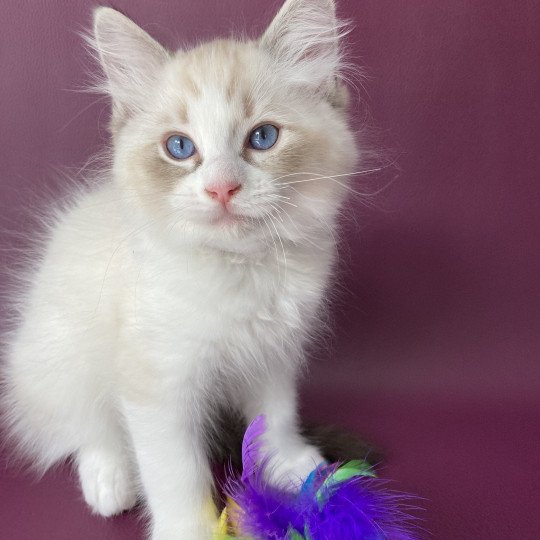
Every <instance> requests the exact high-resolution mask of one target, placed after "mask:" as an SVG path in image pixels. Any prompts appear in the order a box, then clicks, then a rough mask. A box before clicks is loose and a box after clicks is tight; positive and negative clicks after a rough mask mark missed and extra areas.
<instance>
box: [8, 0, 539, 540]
mask: <svg viewBox="0 0 540 540" xmlns="http://www.w3.org/2000/svg"><path fill="white" fill-rule="evenodd" d="M279 4H280V2H279V1H276V0H272V1H265V0H220V1H216V0H213V1H211V0H198V1H188V0H160V1H158V0H116V1H114V2H113V7H117V8H119V9H121V10H123V11H125V12H126V13H127V14H128V15H130V16H131V17H132V18H133V19H134V20H135V21H137V22H138V23H140V24H142V25H143V26H144V27H145V28H146V29H147V30H148V31H149V32H150V33H151V34H152V35H154V36H155V37H156V38H158V39H161V40H162V41H163V42H164V43H165V44H167V45H169V46H171V47H174V46H178V45H180V44H182V43H194V42H195V41H196V40H201V39H204V38H209V37H211V36H214V35H216V34H217V35H222V36H223V35H228V34H229V32H230V31H231V30H233V29H248V31H249V33H250V34H255V33H256V32H255V29H257V30H261V29H262V28H263V27H264V25H265V24H266V23H267V22H269V20H270V19H271V16H272V14H273V13H274V11H275V10H277V8H278V5H279ZM93 5H94V2H87V1H85V0H46V1H45V0H41V1H39V2H37V1H35V2H14V1H9V0H2V1H1V2H0V78H1V83H0V157H1V159H0V170H1V174H0V190H1V191H0V204H1V216H0V231H2V232H1V236H0V242H1V246H0V257H1V261H2V263H1V264H2V267H3V268H6V267H7V268H9V266H10V264H11V261H12V260H13V257H14V255H13V252H12V251H11V247H17V244H18V243H19V241H18V240H17V237H16V236H15V235H13V234H12V233H10V232H9V231H25V230H28V228H29V222H28V220H26V219H24V217H23V216H24V211H26V209H27V208H28V207H29V206H32V205H35V204H39V201H40V200H41V196H40V195H39V194H40V193H43V192H44V191H46V190H47V189H48V190H49V191H51V190H52V191H53V192H56V191H57V189H58V186H60V185H61V184H62V181H61V180H60V181H59V180H58V179H57V177H58V175H57V168H59V167H64V166H68V167H79V166H81V165H82V164H83V163H84V162H85V161H86V160H87V159H88V158H89V157H90V156H91V155H92V154H93V153H95V152H96V151H98V150H99V149H100V148H102V147H103V145H104V144H105V143H106V140H107V137H106V132H105V120H106V117H107V113H108V109H107V106H106V103H105V102H104V101H100V102H98V101H96V97H95V96H90V95H87V94H85V93H79V92H77V91H75V90H77V88H79V87H80V86H81V85H83V84H84V82H85V81H87V77H86V76H85V69H87V68H88V66H89V62H88V60H87V57H86V55H85V53H84V52H83V49H82V44H81V40H80V38H79V37H78V35H77V31H78V30H80V29H82V28H83V27H86V26H88V24H89V21H90V13H91V8H92V7H93ZM339 11H340V13H341V14H342V15H343V16H344V17H347V18H350V19H352V20H353V21H354V23H355V29H354V31H353V33H352V34H351V37H350V43H351V45H352V49H353V53H354V55H356V57H358V58H359V59H360V61H361V62H362V63H363V64H364V65H365V66H366V67H367V71H368V74H369V75H370V80H369V81H368V82H367V90H368V94H369V96H367V95H366V94H363V96H364V98H365V99H366V100H367V102H368V103H369V108H370V110H371V113H372V117H373V121H372V123H373V124H374V125H376V126H377V127H378V129H379V137H378V140H379V144H380V145H381V146H384V147H386V148H391V149H392V151H393V153H394V155H395V154H397V155H398V156H399V157H398V162H399V167H400V170H401V172H400V174H399V177H398V178H397V179H395V181H394V182H393V183H392V184H391V185H390V186H389V187H388V188H387V189H386V190H385V191H384V192H383V193H382V194H381V195H380V196H379V197H378V198H377V200H376V204H375V206H373V207H364V206H362V205H361V204H359V203H355V204H353V208H352V209H351V210H352V212H353V214H354V216H355V219H356V221H357V223H358V226H357V227H355V226H349V227H348V232H347V247H346V248H345V249H344V250H343V264H342V265H341V269H340V275H341V283H342V284H343V287H341V288H340V290H341V292H339V293H338V295H337V296H338V299H337V301H336V304H335V308H334V319H335V325H336V332H335V338H334V339H333V342H332V344H331V347H330V348H324V349H322V350H320V351H318V352H317V354H316V355H315V356H316V359H315V361H314V363H313V369H312V371H311V376H310V377H309V379H308V380H307V381H306V383H305V386H304V392H303V408H304V414H305V415H306V416H308V417H310V418H313V419H317V420H321V421H325V422H334V423H339V424H342V425H344V426H347V427H349V428H352V429H353V430H355V431H356V432H358V433H361V434H362V435H364V436H366V437H367V438H369V439H370V440H372V441H374V442H375V443H377V444H378V445H379V446H380V447H381V448H382V449H383V450H384V451H385V453H386V456H387V463H386V465H385V468H384V470H383V475H384V476H385V477H386V478H390V479H392V480H393V482H392V484H391V485H392V486H393V487H395V488H396V489H401V490H407V491H410V492H413V493H416V494H418V495H419V496H421V497H423V498H424V501H422V502H421V506H423V507H424V508H425V511H424V512H422V513H421V514H420V515H421V517H422V519H423V520H424V522H423V527H424V528H425V529H426V530H427V531H429V533H430V534H427V533H426V534H425V536H426V537H428V536H430V535H431V536H432V537H433V538H437V539H454V538H456V539H457V538H460V539H461V538H471V539H472V538H474V539H486V540H487V539H490V540H493V539H514V538H516V539H517V538H519V539H520V540H523V539H537V538H540V512H539V510H538V508H539V498H540V486H539V474H540V473H539V470H540V469H539V467H540V462H539V461H540V460H539V459H538V457H539V455H538V454H539V448H540V444H539V443H540V432H539V422H540V412H539V404H540V403H539V390H540V367H539V363H538V356H539V352H540V351H539V349H540V347H539V344H540V328H539V322H540V294H539V288H538V280H539V275H540V245H539V234H538V233H539V232H540V231H539V229H540V218H539V213H538V207H539V204H540V196H539V195H540V194H539V187H538V180H539V179H538V170H539V168H538V154H539V140H540V137H539V133H538V119H539V95H540V85H539V73H538V59H539V52H540V51H539V48H538V28H539V22H540V21H539V15H540V4H539V3H538V2H533V1H529V0H521V1H520V2H511V1H504V0H476V1H475V2H471V1H470V0H447V1H446V2H433V1H421V0H408V1H405V0H349V1H346V0H342V1H341V2H340V6H339ZM254 25H255V26H254ZM328 135H329V136H331V135H332V134H331V133H330V134H328ZM396 172H397V171H396V170H395V169H390V170H389V171H388V172H387V173H385V175H383V177H382V178H381V177H379V178H377V179H374V180H372V185H371V187H375V188H376V187H377V186H382V185H385V184H386V183H388V182H389V181H390V180H392V179H393V178H394V176H396ZM51 186H52V187H51ZM45 188H47V189H45ZM327 349H329V350H327ZM179 459H181V458H180V457H179ZM142 530H143V526H142V524H141V523H140V522H139V520H138V518H137V517H136V515H134V514H128V515H124V516H121V517H118V518H115V519H111V520H103V519H101V518H97V517H93V516H91V515H90V514H89V512H88V510H87V508H86V507H85V506H84V504H83V503H82V502H81V496H80V494H79V492H78V489H77V486H76V482H75V479H74V476H73V475H72V474H71V473H70V472H69V469H68V468H66V467H61V468H59V469H58V470H56V471H55V472H53V473H49V474H47V475H46V476H45V478H44V479H43V480H42V481H41V482H36V481H35V480H34V479H33V478H32V476H31V475H24V474H18V473H17V471H16V470H15V469H13V468H12V469H8V470H4V468H3V467H2V470H1V472H0V537H2V538H9V539H11V540H23V539H24V540H41V539H49V538H50V539H55V540H64V539H65V540H67V539H69V540H72V539H77V540H90V539H128V538H129V539H134V538H140V537H141V535H142Z"/></svg>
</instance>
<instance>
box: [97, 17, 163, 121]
mask: <svg viewBox="0 0 540 540" xmlns="http://www.w3.org/2000/svg"><path fill="white" fill-rule="evenodd" d="M89 42H90V45H91V47H92V48H93V49H94V51H95V52H96V54H97V56H98V58H99V61H100V64H101V66H102V67H103V71H104V73H105V75H106V77H107V79H106V81H105V84H104V85H102V86H104V87H105V91H106V92H107V93H108V94H110V95H111V97H112V100H113V107H114V113H115V114H116V115H118V114H126V113H128V112H129V111H133V110H137V109H140V108H142V106H143V105H144V101H145V99H147V98H148V96H149V94H150V92H151V91H152V87H153V85H154V83H155V82H156V80H157V78H158V76H159V74H160V72H161V69H162V67H163V65H164V63H165V62H166V60H167V59H168V58H169V53H168V52H167V51H166V50H165V49H164V48H163V47H162V46H161V45H160V44H159V43H158V42H157V41H156V40H154V39H153V38H152V37H150V36H149V35H148V34H147V33H146V32H145V31H144V30H143V29H142V28H140V27H139V26H137V25H136V24H135V23H134V22H133V21H132V20H131V19H129V18H128V17H126V16H125V15H122V14H121V13H120V12H119V11H116V10H114V9H112V8H109V7H99V8H97V9H96V10H95V11H94V31H93V37H92V38H90V39H89Z"/></svg>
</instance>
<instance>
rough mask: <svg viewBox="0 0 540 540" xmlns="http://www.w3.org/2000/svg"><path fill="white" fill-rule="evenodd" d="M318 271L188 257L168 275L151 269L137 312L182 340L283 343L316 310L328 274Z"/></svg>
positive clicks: (143, 279)
mask: <svg viewBox="0 0 540 540" xmlns="http://www.w3.org/2000/svg"><path fill="white" fill-rule="evenodd" d="M306 266H307V267H306ZM316 266H317V265H315V267H313V268H310V267H309V265H306V261H305V260H304V261H298V260H295V259H294V257H290V258H289V260H288V262H287V265H284V264H280V263H279V262H278V261H277V260H276V259H274V258H272V257H267V258H262V259H260V260H255V261H253V260H249V261H246V260H241V259H234V258H226V257H222V258H218V257H199V258H193V257H192V258H185V259H182V261H181V262H178V263H177V264H176V265H174V268H171V267H168V268H167V270H165V269H164V268H161V269H158V268H157V267H154V268H152V267H149V268H146V269H145V270H144V275H140V276H139V279H138V281H139V283H138V285H137V290H138V293H137V295H136V297H137V312H138V313H139V316H142V317H144V318H147V319H148V321H149V323H150V324H151V325H152V326H153V327H154V328H155V329H159V331H160V332H167V333H168V334H170V335H174V336H178V337H181V338H182V339H184V340H186V339H189V340H203V341H205V342H208V343H216V344H219V343H226V342H228V343H230V344H232V343H238V342H241V341H242V340H244V341H248V340H254V339H255V340H256V339H259V340H263V341H264V340H265V339H266V337H267V336H268V335H269V334H273V335H275V336H276V337H277V336H281V337H280V339H284V338H285V336H284V334H289V333H291V332H295V331H296V330H301V329H302V327H303V326H305V325H306V324H307V323H308V320H309V318H310V317H311V316H312V315H313V313H314V312H315V311H316V309H317V306H318V304H319V302H320V296H321V293H322V291H323V289H324V284H325V279H326V272H325V271H321V269H320V268H319V269H317V268H316ZM319 266H320V265H319Z"/></svg>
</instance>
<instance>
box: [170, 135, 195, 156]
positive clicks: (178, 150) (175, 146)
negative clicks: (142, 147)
mask: <svg viewBox="0 0 540 540" xmlns="http://www.w3.org/2000/svg"><path fill="white" fill-rule="evenodd" d="M166 146H167V151H168V152H169V155H170V156H171V157H173V158H174V159H187V158H188V157H191V156H192V155H193V154H194V153H195V145H194V144H193V141H192V140H191V139H188V138H187V137H184V135H171V136H170V137H169V138H168V139H167V142H166Z"/></svg>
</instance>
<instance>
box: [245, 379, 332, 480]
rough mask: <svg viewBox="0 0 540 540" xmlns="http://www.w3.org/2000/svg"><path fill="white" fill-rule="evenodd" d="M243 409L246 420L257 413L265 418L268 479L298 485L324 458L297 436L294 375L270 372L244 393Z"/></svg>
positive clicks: (251, 418)
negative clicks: (268, 461)
mask: <svg viewBox="0 0 540 540" xmlns="http://www.w3.org/2000/svg"><path fill="white" fill-rule="evenodd" d="M244 408H245V413H246V417H247V420H248V422H250V421H251V420H253V418H255V417H256V416H258V415H260V414H264V415H265V417H266V426H267V431H266V435H265V441H266V448H265V452H267V453H268V455H269V456H270V457H271V461H270V466H269V467H268V471H269V474H270V478H269V480H270V481H271V482H273V483H275V484H289V483H290V482H293V483H294V484H296V485H299V484H300V483H301V482H302V481H303V480H305V478H306V477H307V476H308V475H309V473H310V472H311V471H312V470H313V469H314V468H315V467H316V466H317V465H319V464H320V463H321V462H323V461H324V458H323V457H322V456H321V454H320V452H319V450H318V449H317V448H315V447H314V446H311V445H309V444H308V443H307V442H306V441H304V439H303V438H302V436H301V435H300V432H299V427H298V416H297V391H296V377H295V375H294V374H291V373H290V372H289V373H287V372H285V371H284V372H283V373H281V374H278V373H273V374H272V375H271V377H268V378H267V379H265V380H263V381H260V384H258V385H253V386H252V387H251V388H250V390H249V392H248V393H247V394H246V400H245V407H244Z"/></svg>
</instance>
